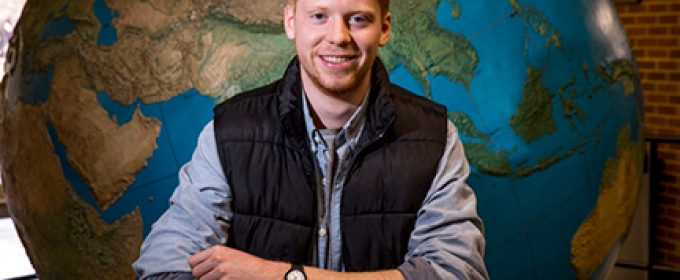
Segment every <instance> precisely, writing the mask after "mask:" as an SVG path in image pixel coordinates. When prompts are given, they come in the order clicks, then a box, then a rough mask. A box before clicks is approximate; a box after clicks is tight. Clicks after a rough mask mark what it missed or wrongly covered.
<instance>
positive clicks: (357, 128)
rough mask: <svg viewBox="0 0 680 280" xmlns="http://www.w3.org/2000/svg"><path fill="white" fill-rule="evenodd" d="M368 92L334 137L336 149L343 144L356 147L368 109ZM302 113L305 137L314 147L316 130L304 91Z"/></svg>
mask: <svg viewBox="0 0 680 280" xmlns="http://www.w3.org/2000/svg"><path fill="white" fill-rule="evenodd" d="M369 94H370V91H369V92H368V93H367V94H366V95H365V96H364V100H362V101H361V104H359V107H357V109H356V110H355V111H354V114H352V116H351V117H350V118H349V120H347V122H346V123H345V124H344V125H343V126H342V128H341V129H340V131H339V132H338V135H337V137H336V141H337V143H336V147H340V146H342V145H344V144H345V143H347V142H348V143H349V144H350V146H351V147H352V149H354V147H355V146H356V143H357V141H358V140H359V137H360V136H361V132H362V131H363V128H364V123H365V122H366V110H367V108H366V107H368V106H367V104H368V96H369ZM302 113H303V115H304V118H305V127H306V128H307V137H309V141H310V143H312V145H316V141H314V137H315V136H318V129H317V128H316V127H315V126H314V120H313V119H312V115H311V113H310V110H309V103H308V102H307V96H306V93H305V91H304V90H303V91H302Z"/></svg>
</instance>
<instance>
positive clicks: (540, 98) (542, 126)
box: [509, 65, 557, 144]
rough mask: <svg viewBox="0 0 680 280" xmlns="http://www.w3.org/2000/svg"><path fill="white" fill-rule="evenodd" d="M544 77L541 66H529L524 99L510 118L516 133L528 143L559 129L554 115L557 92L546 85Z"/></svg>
mask: <svg viewBox="0 0 680 280" xmlns="http://www.w3.org/2000/svg"><path fill="white" fill-rule="evenodd" d="M542 77H543V70H542V69H541V68H538V67H533V66H531V65H529V66H528V68H527V77H526V79H525V80H524V89H523V91H522V92H523V94H522V100H521V101H520V103H519V105H517V111H516V112H515V114H513V115H512V117H510V120H509V122H510V126H511V127H512V128H513V129H514V131H515V133H517V134H518V135H519V136H520V137H522V139H523V140H524V142H526V143H527V144H529V143H531V142H533V141H535V140H537V139H539V138H541V137H543V136H545V135H547V134H550V133H553V132H555V131H556V130H557V125H556V124H555V119H554V118H553V116H552V107H553V106H552V99H553V97H555V94H553V93H552V92H550V90H548V88H546V87H545V85H544V84H543V82H542V81H541V78H542Z"/></svg>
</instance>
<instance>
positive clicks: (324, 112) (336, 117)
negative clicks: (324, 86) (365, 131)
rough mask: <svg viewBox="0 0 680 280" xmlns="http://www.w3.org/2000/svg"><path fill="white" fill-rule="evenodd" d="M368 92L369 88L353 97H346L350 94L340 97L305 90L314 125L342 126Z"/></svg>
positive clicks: (317, 126)
mask: <svg viewBox="0 0 680 280" xmlns="http://www.w3.org/2000/svg"><path fill="white" fill-rule="evenodd" d="M367 93H368V89H366V91H364V93H363V94H353V95H352V96H351V98H345V97H349V96H342V97H338V96H333V95H328V94H319V93H318V92H317V93H314V92H308V91H307V90H305V95H306V96H307V101H309V107H310V108H309V109H310V113H311V115H312V118H313V120H314V125H315V126H316V128H319V129H324V128H341V127H342V126H343V125H345V123H347V121H348V120H349V118H351V117H352V115H353V114H354V112H355V111H356V110H357V108H358V107H359V105H361V102H362V101H363V99H364V97H365V96H366V94H367Z"/></svg>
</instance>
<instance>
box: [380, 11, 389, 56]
mask: <svg viewBox="0 0 680 280" xmlns="http://www.w3.org/2000/svg"><path fill="white" fill-rule="evenodd" d="M381 33H382V34H380V46H381V47H382V46H384V45H386V44H387V41H389V40H390V35H391V34H392V14H391V13H390V12H387V14H385V17H384V18H383V22H382V28H381Z"/></svg>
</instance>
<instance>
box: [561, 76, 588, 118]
mask: <svg viewBox="0 0 680 280" xmlns="http://www.w3.org/2000/svg"><path fill="white" fill-rule="evenodd" d="M575 84H576V75H574V74H572V75H571V80H570V81H569V82H567V83H566V84H564V85H562V86H561V87H560V88H559V89H558V90H557V95H558V96H559V97H560V101H561V103H562V115H563V116H564V118H565V119H567V120H569V125H570V126H571V129H576V122H575V121H574V116H576V117H577V118H578V119H579V120H580V121H584V120H585V119H586V113H585V112H584V111H583V109H581V108H580V107H578V106H577V105H576V103H574V99H576V97H580V96H582V95H583V94H580V93H578V92H577V91H576V90H572V91H570V92H569V95H568V96H567V95H566V94H565V91H566V90H567V89H568V88H569V87H571V86H573V85H575Z"/></svg>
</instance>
